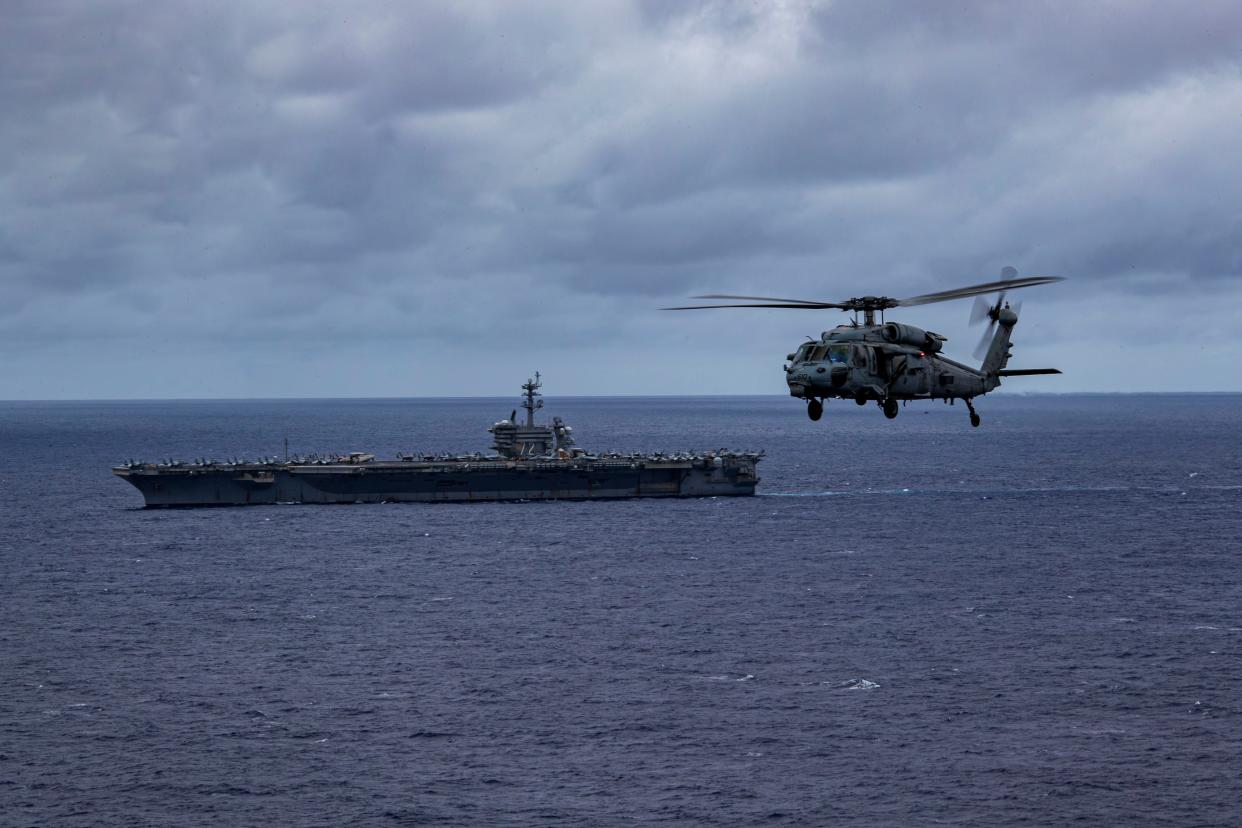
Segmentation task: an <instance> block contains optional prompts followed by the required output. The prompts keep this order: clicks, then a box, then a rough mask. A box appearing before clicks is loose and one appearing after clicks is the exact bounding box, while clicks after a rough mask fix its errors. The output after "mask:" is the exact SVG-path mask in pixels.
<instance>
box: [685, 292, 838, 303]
mask: <svg viewBox="0 0 1242 828" xmlns="http://www.w3.org/2000/svg"><path fill="white" fill-rule="evenodd" d="M690 298H691V299H743V300H745V301H747V302H788V303H790V304H796V305H831V304H833V303H832V302H823V301H820V300H819V299H782V298H780V297H779V296H734V295H733V294H732V293H704V294H703V295H702V296H691V297H690Z"/></svg>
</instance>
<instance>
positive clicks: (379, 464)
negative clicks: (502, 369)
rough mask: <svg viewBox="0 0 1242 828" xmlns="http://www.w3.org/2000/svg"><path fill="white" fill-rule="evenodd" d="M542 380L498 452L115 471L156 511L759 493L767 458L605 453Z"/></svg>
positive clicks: (505, 427) (498, 432)
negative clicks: (550, 413)
mask: <svg viewBox="0 0 1242 828" xmlns="http://www.w3.org/2000/svg"><path fill="white" fill-rule="evenodd" d="M540 387H541V382H540V379H539V374H537V373H536V374H535V378H534V379H532V380H529V381H528V382H526V383H525V384H524V385H523V386H522V391H523V397H522V408H523V409H524V410H525V412H526V415H525V422H523V423H518V422H517V409H514V411H513V414H511V415H510V416H509V418H507V419H504V420H501V421H499V422H497V423H496V424H495V425H493V426H492V427H491V428H489V429H488V431H490V432H491V434H492V438H493V444H492V448H493V450H494V453H492V454H481V453H475V454H465V455H413V454H403V455H400V456H398V457H397V458H396V459H394V460H378V459H376V457H375V455H373V454H368V453H365V452H351V453H349V454H343V455H336V456H332V457H317V456H311V457H292V458H289V457H286V458H284V459H276V458H264V459H260V460H254V461H230V462H220V461H215V460H208V459H205V458H204V459H199V460H195V461H193V462H183V461H178V460H168V461H165V462H163V463H146V462H141V461H138V462H135V461H130V462H128V463H125V464H123V465H120V466H117V467H115V468H113V469H112V472H113V474H115V475H117V476H118V477H120V478H122V479H123V480H127V481H129V482H130V483H132V484H133V485H134V487H135V488H137V489H138V491H140V492H142V496H143V499H144V500H145V501H146V506H147V507H148V508H160V507H178V506H253V505H259V504H273V503H393V502H469V501H496V500H597V499H600V500H602V499H615V498H631V497H730V496H739V495H752V494H754V493H755V486H756V485H757V484H758V483H759V477H758V476H757V474H756V464H757V463H758V462H759V460H760V459H761V458H762V456H763V454H762V452H753V451H727V450H724V449H721V450H718V451H703V452H685V453H678V454H663V453H660V452H657V453H654V454H618V453H606V454H595V453H591V452H588V451H586V450H584V449H582V448H579V447H578V446H577V445H575V443H574V439H573V436H572V434H573V429H571V428H570V427H569V426H568V425H566V424H565V423H564V421H563V420H561V418H560V417H554V418H553V419H552V422H551V423H539V424H537V423H536V422H535V411H536V410H538V409H540V408H542V407H543V400H542V399H539V397H540V396H541V394H540V393H539V390H538V389H539V388H540Z"/></svg>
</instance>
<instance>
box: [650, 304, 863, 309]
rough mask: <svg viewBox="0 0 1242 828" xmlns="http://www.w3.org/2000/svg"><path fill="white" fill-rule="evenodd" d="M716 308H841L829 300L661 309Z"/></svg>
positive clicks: (685, 306) (684, 306)
mask: <svg viewBox="0 0 1242 828" xmlns="http://www.w3.org/2000/svg"><path fill="white" fill-rule="evenodd" d="M715 308H796V309H798V310H828V309H830V308H836V309H838V310H841V309H842V308H841V306H840V305H834V304H831V303H829V302H765V303H748V304H744V305H682V306H681V307H676V308H660V310H713V309H715Z"/></svg>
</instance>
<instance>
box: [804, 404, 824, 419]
mask: <svg viewBox="0 0 1242 828" xmlns="http://www.w3.org/2000/svg"><path fill="white" fill-rule="evenodd" d="M806 416H808V417H810V418H811V420H812V421H813V422H814V421H817V420H819V418H820V417H822V416H824V404H823V403H822V402H820V401H819V400H811V401H810V402H808V403H807V404H806Z"/></svg>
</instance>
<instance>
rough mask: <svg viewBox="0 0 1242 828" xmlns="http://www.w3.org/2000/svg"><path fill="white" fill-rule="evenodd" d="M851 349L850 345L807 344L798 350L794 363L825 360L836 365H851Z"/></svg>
mask: <svg viewBox="0 0 1242 828" xmlns="http://www.w3.org/2000/svg"><path fill="white" fill-rule="evenodd" d="M851 353H852V352H851V349H850V346H849V345H845V344H836V345H828V344H825V343H823V342H806V343H803V345H802V347H800V348H798V350H797V352H796V353H795V354H794V356H793V363H794V364H795V365H796V364H798V363H799V362H822V361H824V360H825V359H826V360H827V361H828V362H830V363H832V364H834V365H849V364H850V354H851Z"/></svg>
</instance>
